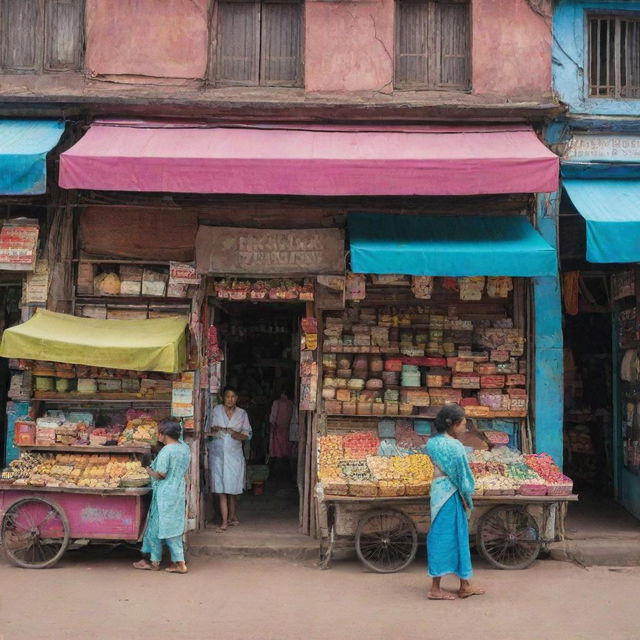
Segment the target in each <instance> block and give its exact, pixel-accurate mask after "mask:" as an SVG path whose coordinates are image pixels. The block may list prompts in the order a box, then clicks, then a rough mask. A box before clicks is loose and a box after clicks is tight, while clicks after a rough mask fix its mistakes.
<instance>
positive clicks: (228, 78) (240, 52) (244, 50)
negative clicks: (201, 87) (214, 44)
mask: <svg viewBox="0 0 640 640" xmlns="http://www.w3.org/2000/svg"><path fill="white" fill-rule="evenodd" d="M259 59H260V3H259V2H221V3H220V4H219V5H218V49H217V56H216V80H217V81H218V82H219V83H220V84H227V85H257V84H258V82H259V72H260V65H259Z"/></svg>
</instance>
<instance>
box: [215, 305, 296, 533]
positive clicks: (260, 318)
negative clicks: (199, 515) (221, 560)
mask: <svg viewBox="0 0 640 640" xmlns="http://www.w3.org/2000/svg"><path fill="white" fill-rule="evenodd" d="M304 313H305V304H304V303H302V302H284V301H283V302H277V301H260V302H246V301H243V302H234V301H216V303H215V306H214V307H213V308H212V322H214V323H215V326H216V327H217V329H218V335H219V340H220V344H221V346H222V349H223V352H224V360H223V368H222V380H221V382H222V384H221V387H222V388H224V387H225V386H226V385H230V386H232V387H234V388H235V389H236V390H237V392H238V396H239V398H238V406H239V407H241V408H242V409H245V411H247V413H248V415H249V420H250V423H251V427H252V430H253V437H252V438H251V440H250V441H249V442H247V443H246V444H245V458H246V461H247V482H246V485H245V492H244V494H243V495H242V496H240V498H239V501H238V516H239V519H240V522H241V525H242V526H241V527H238V531H239V532H240V531H243V532H255V533H257V532H272V533H277V532H291V533H295V532H297V531H298V525H299V518H298V514H299V502H300V499H299V484H298V450H297V431H298V423H297V416H298V414H297V410H296V407H297V405H298V380H299V352H300V330H299V327H300V319H301V318H302V317H303V316H304ZM213 503H214V505H213V508H212V509H210V510H208V511H209V517H208V524H209V526H211V525H212V524H214V525H215V524H217V523H218V522H219V514H218V513H217V504H215V503H216V500H213ZM229 533H231V534H233V533H234V531H230V532H229Z"/></svg>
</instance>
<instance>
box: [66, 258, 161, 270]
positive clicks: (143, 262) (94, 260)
mask: <svg viewBox="0 0 640 640" xmlns="http://www.w3.org/2000/svg"><path fill="white" fill-rule="evenodd" d="M72 262H88V263H89V264H127V265H135V266H137V265H140V266H141V267H142V266H145V265H148V266H154V267H167V268H168V267H169V261H168V260H126V259H122V260H118V259H114V258H109V259H105V260H100V259H99V258H74V259H73V260H72Z"/></svg>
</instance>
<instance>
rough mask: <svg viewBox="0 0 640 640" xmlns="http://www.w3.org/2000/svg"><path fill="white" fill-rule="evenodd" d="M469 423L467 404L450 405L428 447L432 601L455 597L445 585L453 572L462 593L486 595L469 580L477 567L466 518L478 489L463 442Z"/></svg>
mask: <svg viewBox="0 0 640 640" xmlns="http://www.w3.org/2000/svg"><path fill="white" fill-rule="evenodd" d="M466 422H467V421H466V418H465V416H464V409H463V408H462V407H460V406H459V405H457V404H449V405H446V406H445V407H443V408H442V409H441V410H440V412H439V413H438V415H437V417H436V422H435V426H436V430H437V432H438V435H436V436H434V437H432V438H430V439H429V442H428V443H427V447H426V452H427V454H428V455H429V457H430V458H431V460H432V462H433V465H434V478H433V484H432V485H431V527H430V529H429V534H428V536H427V562H428V569H429V576H430V577H431V578H432V579H433V584H432V586H431V590H430V591H429V594H428V598H429V599H430V600H453V599H455V598H454V596H453V595H452V594H451V593H449V592H447V591H444V590H443V589H442V588H441V587H440V580H441V578H442V576H445V575H447V574H449V573H452V574H454V575H456V576H458V578H460V589H459V590H458V596H459V597H461V598H467V597H469V596H472V595H481V594H483V593H484V590H483V589H479V588H477V587H473V586H472V585H471V583H470V582H469V579H470V578H471V576H472V575H473V570H472V568H471V554H470V551H469V525H468V522H467V516H468V513H470V511H471V509H472V508H473V501H472V496H473V492H474V490H475V487H474V480H473V474H472V472H471V468H470V467H469V462H468V461H467V454H466V451H465V448H464V446H463V445H462V443H461V442H460V441H459V440H458V438H459V437H460V435H462V434H463V433H464V432H465V430H466Z"/></svg>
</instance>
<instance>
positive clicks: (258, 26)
mask: <svg viewBox="0 0 640 640" xmlns="http://www.w3.org/2000/svg"><path fill="white" fill-rule="evenodd" d="M303 7H304V4H303V3H302V2H300V1H299V0H291V1H289V0H274V1H271V0H262V1H261V2H247V1H246V0H220V2H218V6H217V30H216V37H215V64H214V67H215V81H216V84H219V85H238V86H267V87H299V86H302V12H303Z"/></svg>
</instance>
